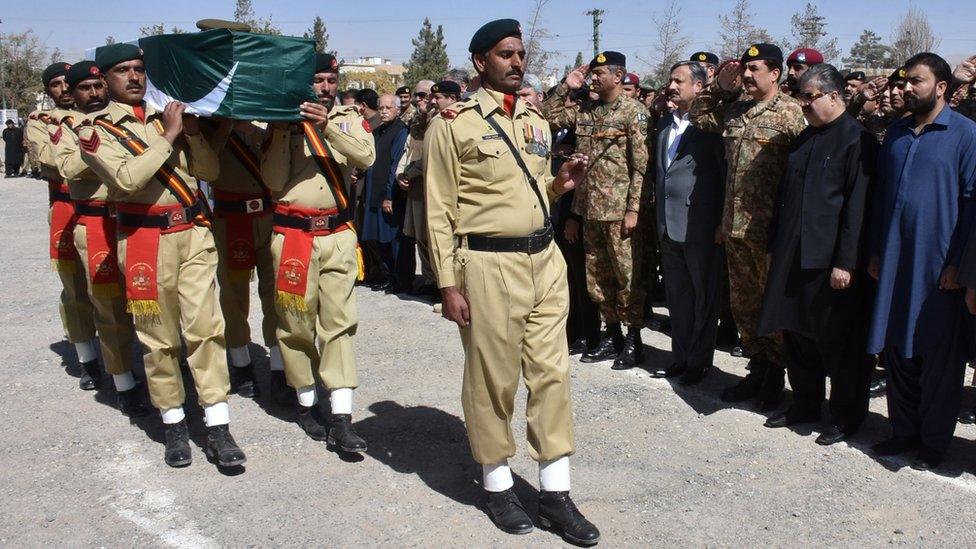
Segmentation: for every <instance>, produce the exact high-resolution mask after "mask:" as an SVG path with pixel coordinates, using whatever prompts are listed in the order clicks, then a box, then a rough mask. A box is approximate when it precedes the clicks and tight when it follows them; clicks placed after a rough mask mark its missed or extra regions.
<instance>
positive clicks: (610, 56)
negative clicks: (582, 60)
mask: <svg viewBox="0 0 976 549" xmlns="http://www.w3.org/2000/svg"><path fill="white" fill-rule="evenodd" d="M603 65H617V66H620V67H626V66H627V56H625V55H624V54H622V53H620V52H619V51H605V52H601V53H598V54H597V56H596V57H594V58H593V61H590V70H593V69H595V68H597V67H602V66H603Z"/></svg>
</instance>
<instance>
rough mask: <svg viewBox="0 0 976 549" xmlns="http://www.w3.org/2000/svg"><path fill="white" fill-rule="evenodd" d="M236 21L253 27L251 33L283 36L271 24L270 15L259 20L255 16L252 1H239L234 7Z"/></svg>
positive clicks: (279, 30)
mask: <svg viewBox="0 0 976 549" xmlns="http://www.w3.org/2000/svg"><path fill="white" fill-rule="evenodd" d="M234 21H237V22H238V23H246V24H247V25H248V26H250V27H251V32H255V33H258V34H270V35H273V36H280V35H281V29H279V28H278V27H277V26H276V25H275V24H274V23H272V22H271V16H270V15H269V16H268V17H262V18H260V19H259V18H258V17H257V16H256V15H255V14H254V5H252V4H251V0H237V4H236V5H235V7H234Z"/></svg>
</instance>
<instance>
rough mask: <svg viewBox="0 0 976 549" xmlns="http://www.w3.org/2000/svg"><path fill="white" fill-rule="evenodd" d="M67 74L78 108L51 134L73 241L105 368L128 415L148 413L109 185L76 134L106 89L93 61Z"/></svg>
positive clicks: (104, 96)
mask: <svg viewBox="0 0 976 549" xmlns="http://www.w3.org/2000/svg"><path fill="white" fill-rule="evenodd" d="M65 78H66V80H67V83H68V87H69V90H70V91H71V94H72V97H73V99H74V105H75V109H77V110H76V111H73V112H71V114H65V115H64V116H63V117H62V118H61V119H60V120H57V122H58V124H59V126H58V129H57V130H56V131H55V133H53V134H51V136H50V140H51V148H52V150H53V151H54V153H55V158H56V160H57V166H58V170H59V172H60V174H61V176H62V177H63V178H64V181H65V183H66V184H67V185H68V188H69V190H70V192H71V199H72V200H73V201H74V205H75V213H76V216H77V220H78V223H77V225H76V226H75V228H74V244H75V248H76V249H77V250H78V255H79V257H80V260H81V263H82V265H83V268H82V272H83V274H84V275H85V279H86V282H87V284H88V295H89V297H90V299H91V302H92V305H93V306H94V320H95V327H96V328H97V329H98V342H99V345H100V347H101V351H102V360H103V361H104V362H105V370H106V371H107V372H108V373H109V374H110V375H111V376H112V380H113V382H114V384H115V390H116V391H117V392H118V396H119V409H120V410H121V411H122V413H123V414H124V415H126V416H129V417H139V416H144V415H147V414H148V413H149V411H148V410H147V409H146V406H145V405H144V404H143V403H142V399H141V398H140V396H139V391H138V389H137V388H136V381H135V378H134V377H133V376H132V351H133V342H134V338H133V329H132V316H131V315H130V314H129V313H128V312H126V310H125V295H124V294H123V292H124V289H125V284H124V283H123V280H122V273H121V272H119V262H118V252H117V245H116V234H115V233H116V222H115V214H114V212H113V211H112V209H111V205H110V204H109V203H108V202H107V199H108V187H107V186H105V184H104V183H102V182H101V180H99V179H98V177H97V176H95V174H94V173H93V172H92V171H91V169H89V168H88V165H87V164H85V161H84V160H83V159H82V158H81V150H80V149H79V147H78V136H77V135H76V134H75V131H76V129H77V128H79V127H80V124H81V121H82V120H83V119H84V118H85V117H86V115H87V114H88V113H92V112H95V111H98V110H100V109H103V108H105V106H106V105H107V104H108V93H107V90H106V87H105V81H104V80H103V79H102V74H101V72H100V71H99V70H98V67H97V66H96V65H95V63H93V62H91V61H81V62H78V63H75V64H74V65H72V66H71V68H70V69H69V70H68V72H67V74H66V75H65Z"/></svg>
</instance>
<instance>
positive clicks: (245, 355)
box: [228, 345, 251, 368]
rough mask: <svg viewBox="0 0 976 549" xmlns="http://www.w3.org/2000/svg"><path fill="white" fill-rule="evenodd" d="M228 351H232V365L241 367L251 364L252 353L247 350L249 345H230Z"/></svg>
mask: <svg viewBox="0 0 976 549" xmlns="http://www.w3.org/2000/svg"><path fill="white" fill-rule="evenodd" d="M228 351H230V364H231V366H237V367H238V368H240V367H242V366H250V365H251V353H250V351H248V350H247V345H245V346H243V347H230V348H229V349H228Z"/></svg>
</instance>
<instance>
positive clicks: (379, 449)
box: [0, 179, 976, 547]
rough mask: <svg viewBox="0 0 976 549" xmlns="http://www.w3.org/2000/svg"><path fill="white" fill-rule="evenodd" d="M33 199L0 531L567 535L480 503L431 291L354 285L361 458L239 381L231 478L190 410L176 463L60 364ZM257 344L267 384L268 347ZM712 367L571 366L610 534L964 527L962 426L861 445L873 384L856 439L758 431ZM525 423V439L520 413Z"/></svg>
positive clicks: (258, 540) (732, 369)
mask: <svg viewBox="0 0 976 549" xmlns="http://www.w3.org/2000/svg"><path fill="white" fill-rule="evenodd" d="M45 203H46V198H45V190H44V185H43V183H41V182H38V181H34V180H27V179H13V180H0V235H2V236H0V323H2V325H3V326H4V328H5V329H4V330H3V332H2V335H0V346H2V347H0V348H2V351H3V352H2V355H0V356H2V360H0V395H2V396H0V502H2V504H0V546H4V547H7V546H9V547H22V546H30V547H40V546H53V545H59V546H62V545H68V546H141V547H143V546H152V547H156V546H180V547H197V546H200V547H204V546H207V547H209V546H313V545H315V546H326V545H328V546H338V547H348V546H378V545H381V544H384V545H394V546H476V547H484V546H492V547H494V546H524V545H526V544H528V545H531V546H552V545H556V544H560V543H561V542H560V541H559V540H558V538H556V537H554V536H553V535H551V534H549V533H546V532H542V531H539V530H537V531H536V532H534V533H532V534H530V535H528V536H525V537H512V536H508V535H505V534H502V533H501V532H499V531H498V530H496V529H494V528H493V527H492V526H491V524H490V523H489V522H488V519H487V518H486V517H485V516H484V515H483V514H482V513H481V511H479V510H478V509H477V508H476V507H475V503H476V501H477V497H478V495H479V487H478V485H477V483H478V482H479V481H480V470H479V468H478V467H477V466H475V465H474V463H473V462H472V460H471V457H470V453H469V450H468V446H467V441H466V439H465V433H464V424H463V422H462V420H461V407H460V402H459V398H458V395H459V391H460V382H461V368H460V364H461V359H462V356H461V346H460V342H459V340H458V337H457V333H456V330H455V329H454V328H453V327H452V325H450V324H448V323H447V322H446V321H444V320H443V319H441V318H440V317H439V316H438V315H435V314H433V313H432V312H431V308H430V306H429V305H427V304H424V303H419V302H414V301H406V300H400V299H397V298H396V297H389V296H381V295H376V294H374V293H371V292H369V291H368V290H360V291H359V294H358V297H359V309H360V316H361V323H360V331H359V335H358V337H357V339H356V342H357V345H356V346H357V353H358V363H359V366H360V374H361V375H360V380H361V384H362V387H361V388H360V389H359V390H358V391H357V392H356V403H355V415H354V420H355V421H356V422H357V429H358V430H359V431H360V432H361V433H362V434H363V435H364V436H365V437H366V438H367V439H368V441H369V445H370V450H369V452H368V454H367V455H365V456H364V458H363V459H362V460H360V461H359V462H347V461H343V460H341V459H340V458H339V457H338V456H337V455H336V454H333V453H330V452H328V451H327V450H326V448H325V445H324V444H322V443H316V442H313V441H311V440H309V439H307V438H305V437H304V436H303V434H302V433H301V431H300V430H299V428H298V427H297V426H296V425H295V424H294V423H293V422H292V413H291V412H290V411H289V410H283V409H279V408H276V407H274V406H273V405H271V404H270V403H268V402H266V401H263V400H259V401H257V402H254V401H250V400H244V399H241V398H236V397H235V398H233V399H232V401H231V414H232V428H233V432H234V434H235V436H236V437H237V440H238V441H239V442H240V443H241V445H242V446H243V447H244V449H245V450H246V451H247V456H248V463H247V467H246V470H245V471H243V472H237V474H233V473H230V474H227V472H221V471H218V470H217V469H216V468H215V467H214V466H212V465H210V464H209V463H207V462H206V460H205V459H204V457H203V453H202V451H201V449H200V448H201V444H202V442H203V440H204V438H205V434H204V430H203V427H202V422H201V415H202V414H201V413H200V410H199V408H197V407H195V406H192V409H191V410H190V417H191V421H192V423H193V430H192V437H193V442H194V452H195V453H194V456H195V462H194V463H193V465H192V466H190V467H188V468H185V469H179V470H175V469H170V468H168V467H166V466H165V465H164V464H163V461H162V450H163V447H162V442H161V441H162V429H161V427H160V423H159V420H158V419H157V418H155V417H153V418H147V419H143V420H140V421H138V422H135V423H130V422H129V421H128V420H127V419H125V418H123V417H122V416H121V415H120V414H119V413H118V412H117V411H116V410H115V408H114V407H113V406H114V402H115V394H114V391H112V390H111V389H103V390H101V391H99V392H97V393H84V392H81V391H79V390H78V388H77V381H76V379H75V378H74V377H73V376H72V375H70V373H68V372H66V370H65V368H64V364H65V363H73V362H74V361H75V356H74V351H73V349H72V347H71V346H69V345H68V344H67V343H65V342H64V341H63V340H62V329H61V326H60V322H59V320H58V315H57V309H56V302H57V297H56V296H57V292H58V286H57V285H58V282H57V277H56V276H55V274H54V273H52V272H50V271H49V267H48V260H47V255H46V254H47V247H46V234H47V233H46V231H47V226H46V224H45V214H46V211H45ZM661 312H664V311H663V310H662V311H661ZM254 320H257V317H255V318H254ZM254 326H255V328H257V323H256V322H255V323H254ZM255 334H256V337H260V330H257V329H256V330H255ZM259 343H260V342H259ZM645 343H646V344H647V345H648V348H647V351H648V353H647V354H648V365H656V364H666V363H668V361H669V352H668V349H669V340H668V339H667V337H665V336H663V335H661V334H658V333H653V332H650V331H645ZM252 351H253V352H254V354H255V356H258V357H260V358H259V359H258V362H259V364H260V367H261V371H260V382H261V384H262V385H265V384H266V382H267V371H266V369H267V355H266V354H265V353H264V351H263V349H262V348H261V347H259V346H257V345H255V346H254V347H253V349H252ZM716 364H717V366H718V367H719V369H717V370H715V371H714V372H712V374H711V375H710V376H709V377H708V378H707V379H706V381H705V382H704V383H702V384H701V385H700V386H698V387H695V388H693V389H685V388H682V387H680V386H675V387H672V386H671V385H670V384H669V383H668V382H667V381H663V380H656V379H652V378H650V377H649V376H648V374H647V373H646V371H643V370H637V371H631V372H625V373H617V372H612V371H611V370H610V369H609V365H608V364H599V365H583V364H579V363H576V362H574V363H573V370H572V371H573V396H574V401H575V419H576V435H577V441H578V447H579V451H578V453H577V455H576V456H574V457H573V482H574V485H573V486H574V488H573V492H574V496H575V499H576V501H577V502H578V504H579V506H580V507H581V509H582V510H583V511H584V513H586V514H587V515H588V516H589V517H590V518H591V519H592V520H593V521H594V522H595V523H596V524H597V525H599V527H600V528H601V530H602V531H603V540H604V541H603V545H604V546H624V547H636V546H645V547H646V546H652V545H653V546H661V545H665V546H803V545H830V546H849V547H850V546H881V545H889V544H895V545H906V546H951V545H972V544H973V542H974V540H976V529H974V526H973V520H972V519H971V517H970V516H969V515H970V512H969V511H970V509H971V504H972V502H973V500H974V497H976V478H974V476H973V472H974V471H976V444H974V442H973V439H974V438H976V429H974V428H972V427H971V426H961V427H960V429H958V431H957V440H956V441H955V443H954V445H953V447H952V454H951V457H950V459H949V460H948V462H947V463H946V464H945V465H944V467H943V470H942V471H941V472H940V473H939V474H935V473H919V472H916V471H913V470H912V469H910V468H908V467H906V462H905V461H901V460H894V461H887V460H886V461H877V460H875V459H874V458H872V457H870V456H869V455H868V454H866V450H865V448H866V447H867V446H869V445H870V444H871V443H873V442H876V441H878V440H880V439H882V438H883V437H884V436H885V435H886V432H887V431H886V427H885V418H884V400H883V399H881V400H875V401H874V402H872V414H871V417H870V420H869V421H868V424H867V425H866V426H865V428H864V430H863V431H862V432H861V433H860V434H859V435H858V436H857V437H856V438H855V439H854V440H853V441H852V442H851V443H850V444H846V443H842V444H840V445H837V446H836V447H832V448H822V447H820V446H817V445H816V444H814V443H813V439H814V437H815V436H816V434H817V432H818V429H819V428H812V429H811V428H807V429H799V430H797V431H795V432H794V431H789V430H770V429H765V428H763V427H762V421H763V419H764V418H763V417H762V416H761V415H759V414H757V413H755V412H753V411H752V410H750V409H749V408H748V407H742V408H735V407H732V408H730V407H728V406H727V405H725V404H723V403H722V402H721V401H719V400H718V399H717V398H716V397H715V395H717V393H718V392H719V390H720V389H721V388H722V387H724V386H725V385H727V384H730V383H732V382H734V381H735V380H736V379H737V378H738V377H739V376H742V375H743V374H744V369H743V365H744V362H743V361H742V360H741V359H734V358H731V357H729V356H728V355H727V354H725V353H719V354H718V355H717V356H716ZM139 375H140V376H141V371H140V372H139ZM519 398H520V400H523V399H524V392H523V393H521V394H520V397H519ZM973 400H974V395H973V394H969V393H967V402H971V401H973ZM520 410H521V407H520ZM516 429H517V433H518V437H519V440H520V441H523V440H524V422H522V421H520V422H518V423H517V426H516ZM512 465H513V469H514V470H515V471H516V472H517V473H518V474H519V475H521V478H520V479H519V481H518V484H517V487H518V491H519V493H520V495H521V497H522V498H523V500H524V501H526V502H528V503H529V505H528V506H529V509H530V510H532V511H533V512H534V508H535V498H536V497H537V492H536V489H535V486H537V484H538V483H537V479H536V468H535V465H534V464H533V463H532V462H531V461H530V460H529V458H528V457H527V452H526V451H525V444H524V443H520V453H519V455H518V457H517V458H516V459H514V460H513V462H512Z"/></svg>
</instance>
